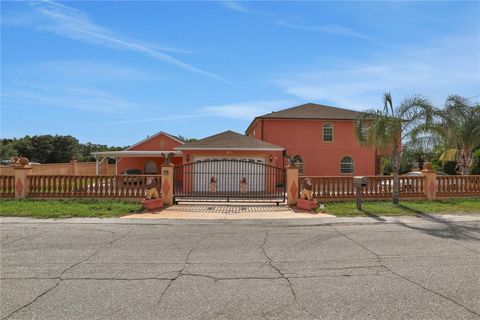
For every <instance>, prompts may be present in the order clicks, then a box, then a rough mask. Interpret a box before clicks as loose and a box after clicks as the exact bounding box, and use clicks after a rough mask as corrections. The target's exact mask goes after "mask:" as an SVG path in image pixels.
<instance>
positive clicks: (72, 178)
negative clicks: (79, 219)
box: [0, 174, 480, 201]
mask: <svg viewBox="0 0 480 320" xmlns="http://www.w3.org/2000/svg"><path fill="white" fill-rule="evenodd" d="M147 177H154V178H155V179H156V182H157V184H156V185H157V189H158V191H159V192H160V190H161V185H162V176H161V175H135V176H134V175H128V176H125V175H98V176H97V175H83V174H82V175H59V174H57V175H39V174H31V175H28V176H25V178H26V180H25V182H24V184H23V185H22V188H27V189H28V191H27V195H26V196H27V197H30V198H49V197H55V198H69V197H92V198H143V197H144V196H145V194H146V184H147V181H146V179H147ZM306 178H309V179H310V180H311V183H312V197H313V198H314V199H318V200H321V201H334V200H350V199H354V198H355V187H354V184H353V178H352V177H351V176H350V177H345V176H335V177H316V176H301V177H299V179H298V186H299V188H298V192H299V193H301V192H302V189H303V184H304V181H305V179H306ZM399 180H400V181H399V182H400V183H399V187H400V197H401V198H407V199H415V198H425V197H426V193H425V192H426V189H427V186H426V183H425V180H426V178H425V177H412V176H400V178H399ZM15 181H16V180H15V176H13V175H0V197H1V198H12V197H15V189H16V185H15ZM434 181H435V185H430V186H429V189H430V188H432V187H434V189H435V190H436V195H435V197H437V198H438V197H440V198H442V197H459V196H477V197H480V175H475V176H473V175H471V176H437V177H436V180H434ZM17 183H18V181H17ZM172 184H173V181H172V183H171V184H170V186H171V185H172ZM392 190H393V179H392V177H390V176H369V177H368V185H367V186H366V187H365V188H364V189H363V197H364V198H366V199H388V198H391V197H392ZM167 192H168V191H167ZM160 193H161V192H160Z"/></svg>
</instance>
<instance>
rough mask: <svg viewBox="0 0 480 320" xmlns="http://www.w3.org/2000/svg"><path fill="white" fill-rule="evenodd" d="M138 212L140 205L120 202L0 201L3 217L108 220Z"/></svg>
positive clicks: (89, 200)
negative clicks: (97, 218)
mask: <svg viewBox="0 0 480 320" xmlns="http://www.w3.org/2000/svg"><path fill="white" fill-rule="evenodd" d="M140 211H143V208H142V205H141V204H140V203H138V202H127V201H122V200H96V199H68V200H0V216H4V217H35V218H72V217H101V218H109V217H119V216H123V215H126V214H130V213H135V212H140Z"/></svg>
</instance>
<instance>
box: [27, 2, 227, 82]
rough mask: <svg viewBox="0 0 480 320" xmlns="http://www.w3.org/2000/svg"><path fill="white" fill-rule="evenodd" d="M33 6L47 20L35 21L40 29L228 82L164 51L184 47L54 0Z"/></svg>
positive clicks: (172, 50)
mask: <svg viewBox="0 0 480 320" xmlns="http://www.w3.org/2000/svg"><path fill="white" fill-rule="evenodd" d="M31 7H32V8H33V10H34V11H35V12H38V13H39V14H41V15H42V16H43V17H44V18H46V22H45V23H44V24H43V23H41V24H36V26H37V29H39V30H44V31H49V32H54V33H57V34H59V35H62V36H64V37H68V38H71V39H76V40H80V41H85V42H88V43H93V44H96V45H100V46H107V47H112V48H118V49H123V50H129V51H133V52H137V53H141V54H144V55H147V56H149V57H151V58H153V59H155V60H158V61H161V62H165V63H168V64H172V65H175V66H177V67H179V68H181V69H184V70H187V71H189V72H193V73H196V74H199V75H201V76H203V77H207V78H210V79H214V80H217V81H221V82H225V83H229V81H228V80H227V79H225V78H223V77H222V76H220V75H218V74H215V73H211V72H207V71H205V70H203V69H200V68H197V67H195V66H193V65H191V64H189V63H186V62H183V61H181V60H179V59H176V58H174V57H173V56H171V55H168V54H166V53H164V52H162V51H170V52H180V51H182V50H178V49H175V48H171V47H165V46H160V45H149V44H145V43H141V42H139V41H136V40H131V39H127V38H124V37H122V36H119V35H117V34H115V33H114V32H113V31H111V30H108V29H107V28H104V27H102V26H100V25H98V24H96V23H94V22H93V21H91V20H90V18H89V17H88V16H87V14H86V13H85V12H84V11H81V10H78V9H75V8H73V7H70V6H67V5H64V4H61V3H57V2H54V1H42V2H32V3H31Z"/></svg>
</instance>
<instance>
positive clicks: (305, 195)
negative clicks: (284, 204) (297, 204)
mask: <svg viewBox="0 0 480 320" xmlns="http://www.w3.org/2000/svg"><path fill="white" fill-rule="evenodd" d="M312 189H313V186H312V180H310V178H306V179H305V180H304V181H303V187H302V192H300V198H301V199H304V200H310V199H312Z"/></svg>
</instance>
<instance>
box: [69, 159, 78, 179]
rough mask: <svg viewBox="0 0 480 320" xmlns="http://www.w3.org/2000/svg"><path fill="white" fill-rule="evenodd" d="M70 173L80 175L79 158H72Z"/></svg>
mask: <svg viewBox="0 0 480 320" xmlns="http://www.w3.org/2000/svg"><path fill="white" fill-rule="evenodd" d="M70 174H71V175H72V176H78V161H77V160H74V159H72V160H70Z"/></svg>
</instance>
